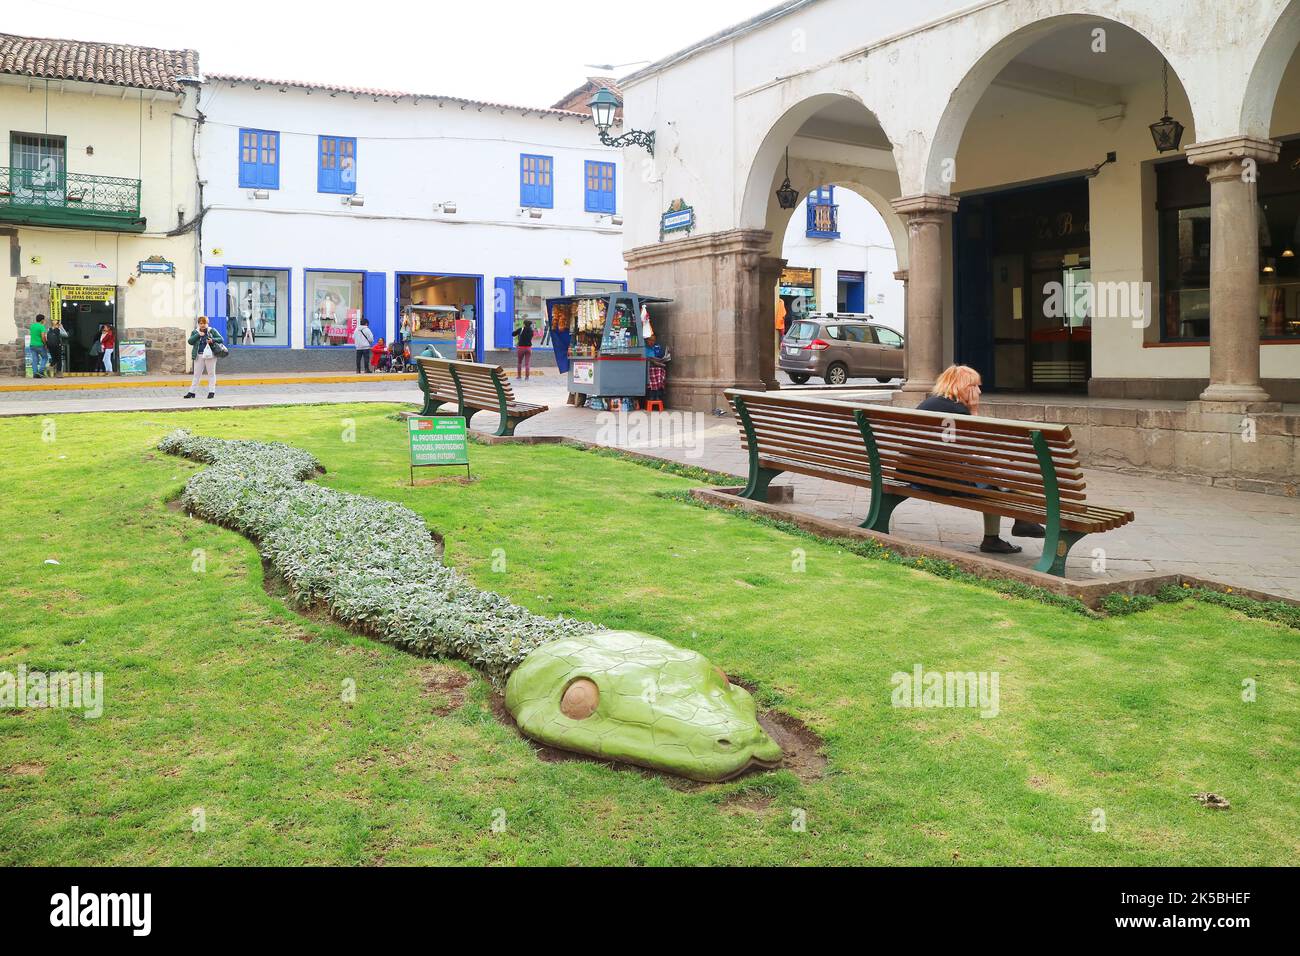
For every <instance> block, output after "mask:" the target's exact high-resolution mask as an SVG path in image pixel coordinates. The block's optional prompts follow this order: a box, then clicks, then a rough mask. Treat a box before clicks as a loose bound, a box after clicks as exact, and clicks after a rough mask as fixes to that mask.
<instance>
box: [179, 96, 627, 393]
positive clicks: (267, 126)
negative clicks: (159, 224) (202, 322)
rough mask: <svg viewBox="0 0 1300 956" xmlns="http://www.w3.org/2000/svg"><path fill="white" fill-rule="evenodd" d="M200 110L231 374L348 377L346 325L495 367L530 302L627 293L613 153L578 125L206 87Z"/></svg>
mask: <svg viewBox="0 0 1300 956" xmlns="http://www.w3.org/2000/svg"><path fill="white" fill-rule="evenodd" d="M199 108H200V110H201V112H202V113H203V115H204V124H203V129H202V135H201V149H200V177H201V179H202V180H203V201H204V205H205V208H206V215H205V217H204V221H203V224H202V233H201V246H202V259H203V267H204V281H205V295H204V300H205V304H204V308H205V311H206V312H207V313H208V314H209V316H210V317H211V318H212V319H213V321H214V322H215V323H216V324H217V325H218V327H224V328H225V329H226V331H227V337H228V338H229V339H230V340H231V343H232V350H233V351H232V356H231V358H230V359H229V360H228V361H227V366H228V367H230V368H232V369H234V370H241V369H248V370H261V369H277V368H279V369H292V368H299V369H311V368H342V367H346V366H348V365H350V364H351V361H352V359H351V353H352V352H353V351H354V348H355V346H354V344H353V334H354V330H355V328H356V326H357V324H358V323H359V322H360V320H361V319H363V318H364V319H365V320H366V321H367V322H368V324H369V326H370V327H371V328H372V330H374V332H375V335H376V338H380V337H382V338H384V339H385V341H386V342H389V343H391V342H392V341H393V338H394V336H395V335H397V334H399V332H400V329H401V321H402V317H403V316H407V317H408V318H411V319H413V320H414V321H415V324H416V325H417V326H422V329H421V331H423V332H427V334H428V335H432V336H434V337H435V338H438V337H439V336H441V340H442V341H443V342H444V344H445V346H446V349H447V350H451V349H455V350H457V351H461V352H462V353H464V352H472V353H473V354H474V355H475V357H477V358H479V359H480V360H481V359H483V358H484V357H494V358H495V359H496V360H498V361H499V360H501V359H502V358H503V357H504V355H503V353H504V352H505V350H509V349H511V348H512V347H513V336H512V333H513V332H514V330H515V329H517V328H519V327H520V325H521V324H522V322H523V320H524V319H526V318H531V319H532V320H533V323H534V326H535V327H538V328H539V329H540V328H541V323H542V321H543V320H544V314H545V313H544V301H545V299H546V298H549V297H553V296H558V295H561V294H563V295H571V294H575V293H583V292H600V291H605V290H609V289H616V288H625V287H626V283H625V275H626V273H625V266H624V262H623V258H622V243H621V233H622V229H621V225H620V224H621V221H622V220H621V216H622V188H623V177H622V169H621V157H620V155H619V153H618V151H617V150H611V149H608V148H606V147H603V146H601V145H600V143H599V141H598V135H597V132H596V130H595V129H594V127H593V126H592V123H591V119H590V116H588V115H585V114H580V113H576V112H570V111H566V110H556V109H536V108H525V107H514V106H505V105H498V104H489V103H480V102H472V101H466V100H460V99H453V98H446V97H437V96H427V95H415V94H409V93H395V92H384V91H376V90H359V89H352V88H342V87H325V86H317V85H308V84H296V83H285V82H276V81H271V80H261V79H254V78H246V77H231V76H219V75H218V76H214V75H210V76H208V77H207V78H206V80H205V84H204V86H203V89H202V93H201V96H200V106H199ZM535 344H542V345H544V344H545V343H544V341H540V336H539V341H537V342H535ZM440 351H443V349H441V348H440ZM538 351H539V353H541V352H544V349H542V350H538ZM539 357H540V356H539Z"/></svg>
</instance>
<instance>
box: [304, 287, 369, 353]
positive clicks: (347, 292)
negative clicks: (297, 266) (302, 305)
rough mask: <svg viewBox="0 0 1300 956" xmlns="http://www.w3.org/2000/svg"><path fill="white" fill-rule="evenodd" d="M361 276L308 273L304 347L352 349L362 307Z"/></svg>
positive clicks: (363, 290) (363, 296) (363, 298)
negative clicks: (345, 347) (321, 346)
mask: <svg viewBox="0 0 1300 956" xmlns="http://www.w3.org/2000/svg"><path fill="white" fill-rule="evenodd" d="M364 283H365V275H364V273H361V272H324V271H319V270H309V271H308V272H307V344H308V345H309V346H311V345H323V346H331V345H332V346H347V347H349V348H351V347H352V342H353V336H354V335H355V334H356V331H357V326H358V325H360V324H361V319H362V317H363V315H362V310H363V309H364V307H365V306H364V303H365V284H364Z"/></svg>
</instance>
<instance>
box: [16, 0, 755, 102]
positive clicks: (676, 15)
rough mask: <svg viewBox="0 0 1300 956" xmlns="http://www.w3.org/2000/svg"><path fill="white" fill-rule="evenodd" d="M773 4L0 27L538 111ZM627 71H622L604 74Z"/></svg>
mask: <svg viewBox="0 0 1300 956" xmlns="http://www.w3.org/2000/svg"><path fill="white" fill-rule="evenodd" d="M775 5H776V0H652V2H644V0H643V2H622V3H618V2H616V3H603V4H598V3H592V2H591V0H585V2H579V0H548V2H544V3H536V2H529V0H423V2H409V0H408V2H402V0H312V2H306V0H295V2H283V0H218V2H211V3H176V2H167V0H163V2H159V0H112V2H111V3H105V2H103V0H98V2H92V0H6V2H5V4H4V7H5V10H4V17H3V19H2V20H0V31H3V32H7V33H20V34H25V35H27V36H41V37H64V38H69V39H76V40H102V41H107V42H112V43H135V44H141V45H144V46H161V47H177V48H180V47H189V48H192V49H196V50H198V51H199V55H200V62H201V64H202V66H203V70H204V72H205V73H236V74H243V75H249V76H262V77H267V78H269V79H276V80H314V81H317V82H330V83H338V84H340V85H343V86H365V87H374V88H380V89H387V90H401V91H404V92H411V93H440V94H444V95H448V96H461V97H466V98H470V99H483V100H492V101H496V102H504V103H511V104H519V105H523V106H547V105H550V104H551V103H553V102H554V101H556V100H558V99H559V98H560V97H561V96H563V95H564V94H565V93H567V92H568V91H569V90H571V89H573V88H574V87H576V86H578V85H580V84H581V83H582V82H583V80H584V79H585V78H586V77H587V76H589V75H596V74H600V73H604V72H606V71H602V70H597V69H592V68H590V67H587V66H584V64H587V63H627V62H629V61H633V60H655V59H658V58H660V57H662V56H665V55H667V54H669V53H672V52H674V51H676V50H679V49H681V48H682V47H684V46H688V45H689V44H691V43H694V42H695V41H696V40H700V39H703V38H704V37H706V36H708V35H709V34H711V33H714V32H716V31H717V30H720V29H722V28H723V27H726V26H729V25H730V24H733V23H736V22H739V21H741V20H745V19H747V18H748V17H751V16H753V15H754V14H756V13H759V12H761V11H763V10H766V9H768V8H770V7H772V6H775ZM633 69H636V67H635V66H628V67H623V68H621V69H619V70H615V71H613V73H614V75H625V74H627V73H630V72H632V70H633Z"/></svg>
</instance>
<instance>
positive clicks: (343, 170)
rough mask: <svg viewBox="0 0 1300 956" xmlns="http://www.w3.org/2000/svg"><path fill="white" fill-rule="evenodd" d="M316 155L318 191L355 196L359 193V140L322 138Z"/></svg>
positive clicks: (345, 137)
mask: <svg viewBox="0 0 1300 956" xmlns="http://www.w3.org/2000/svg"><path fill="white" fill-rule="evenodd" d="M316 153H317V159H316V191H317V192H320V193H342V194H344V195H346V196H351V195H354V194H355V193H356V191H357V138H356V137H355V136H322V137H320V143H319V146H318V147H317V150H316Z"/></svg>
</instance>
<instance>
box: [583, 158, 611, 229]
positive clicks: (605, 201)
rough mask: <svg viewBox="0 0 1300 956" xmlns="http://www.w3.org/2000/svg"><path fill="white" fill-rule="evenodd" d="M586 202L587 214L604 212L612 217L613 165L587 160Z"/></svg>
mask: <svg viewBox="0 0 1300 956" xmlns="http://www.w3.org/2000/svg"><path fill="white" fill-rule="evenodd" d="M584 178H585V180H586V186H587V188H586V201H585V206H584V208H585V209H586V210H587V212H606V213H609V214H610V215H613V214H614V212H615V209H614V164H613V163H599V162H596V161H594V160H590V159H589V160H587V168H586V176H585V177H584Z"/></svg>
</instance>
